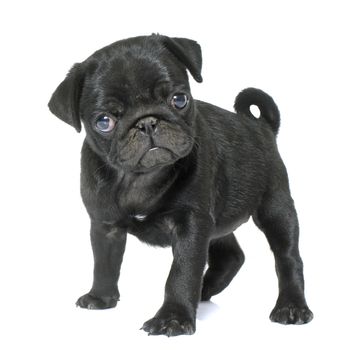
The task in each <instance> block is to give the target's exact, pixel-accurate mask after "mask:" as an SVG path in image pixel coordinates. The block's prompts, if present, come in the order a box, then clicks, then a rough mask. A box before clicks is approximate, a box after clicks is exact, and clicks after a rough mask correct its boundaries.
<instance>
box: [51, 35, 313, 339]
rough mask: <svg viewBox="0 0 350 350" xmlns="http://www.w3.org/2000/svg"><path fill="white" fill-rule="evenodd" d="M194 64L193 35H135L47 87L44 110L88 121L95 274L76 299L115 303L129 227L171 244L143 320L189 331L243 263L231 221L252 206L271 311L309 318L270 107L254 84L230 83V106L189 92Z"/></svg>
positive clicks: (158, 330)
mask: <svg viewBox="0 0 350 350" xmlns="http://www.w3.org/2000/svg"><path fill="white" fill-rule="evenodd" d="M201 68H202V55H201V47H200V45H199V44H198V43H197V42H195V41H193V40H190V39H185V38H170V37H167V36H163V35H159V34H152V35H150V36H140V37H135V38H129V39H126V40H121V41H118V42H115V43H113V44H111V45H109V46H107V47H105V48H102V49H100V50H98V51H96V52H95V53H93V54H92V55H91V56H90V57H88V58H87V59H86V60H85V61H83V62H82V63H77V64H75V65H74V66H73V67H72V68H71V70H70V71H69V73H68V75H67V76H66V78H65V79H64V80H63V81H62V82H61V84H60V85H59V86H58V87H57V89H56V90H55V92H54V93H53V95H52V97H51V99H50V102H49V104H48V106H49V109H50V110H51V112H52V113H53V114H54V115H55V116H57V117H58V118H60V119H61V120H63V121H64V122H66V123H68V124H69V125H71V126H73V127H74V128H75V129H76V130H77V131H78V132H80V131H81V125H82V124H83V125H84V128H85V131H86V138H85V140H84V143H83V146H82V154H81V195H82V199H83V202H84V205H85V207H86V209H87V212H88V214H89V217H90V219H91V230H90V237H91V243H92V249H93V254H94V277H93V285H92V288H91V290H90V291H89V292H88V293H87V294H85V295H83V296H81V297H80V298H79V299H78V301H77V303H76V304H77V306H79V307H82V308H87V309H107V308H112V307H115V306H116V304H117V302H118V301H119V296H120V295H119V290H118V278H119V273H120V268H121V264H122V260H123V254H124V250H125V244H126V237H127V233H130V234H132V235H135V236H136V237H137V238H139V239H140V240H141V241H144V242H146V243H148V244H151V245H157V246H162V247H165V246H171V247H172V252H173V263H172V266H171V270H170V273H169V277H168V279H167V282H166V286H165V297H164V302H163V304H162V306H161V308H160V309H159V311H158V312H157V313H156V315H155V316H154V317H153V318H151V319H150V320H148V321H147V322H145V323H144V325H143V327H142V329H143V330H144V331H146V332H147V333H148V334H151V335H158V334H164V335H167V336H176V335H181V334H193V333H194V332H195V329H196V327H195V325H196V323H195V321H196V309H197V306H198V303H199V302H200V301H201V300H202V301H208V300H210V298H211V297H212V296H213V295H216V294H218V293H220V292H221V291H222V290H224V289H225V288H226V287H227V286H228V285H229V283H230V282H231V280H232V279H233V277H234V276H235V275H236V273H237V272H238V270H239V269H240V267H241V266H242V264H243V262H244V254H243V252H242V250H241V248H240V246H239V244H238V242H237V240H236V238H235V236H234V231H235V230H236V229H237V228H238V227H239V226H240V225H241V224H243V223H245V222H246V221H247V220H248V219H249V218H250V217H252V218H253V220H254V222H255V224H256V225H257V226H258V228H260V229H261V231H262V232H263V233H264V234H265V235H266V237H267V240H268V242H269V245H270V247H271V250H272V252H273V254H274V257H275V261H276V271H277V276H278V281H279V296H278V299H277V302H276V306H275V307H274V309H273V310H272V312H271V315H270V319H271V320H272V321H274V322H279V323H281V324H303V323H307V322H309V321H311V320H312V318H313V314H312V312H311V311H310V309H309V308H308V306H307V303H306V300H305V296H304V278H303V263H302V260H301V258H300V254H299V248H298V237H299V225H298V218H297V213H296V210H295V207H294V202H293V199H292V197H291V194H290V190H289V182H288V175H287V171H286V168H285V166H284V164H283V161H282V159H281V157H280V155H279V153H278V149H277V144H276V136H277V133H278V129H279V125H280V114H279V110H278V107H277V105H276V104H275V102H274V101H273V99H272V98H271V97H270V96H269V95H268V94H266V93H265V92H263V91H261V90H258V89H255V88H248V89H245V90H243V91H242V92H240V93H239V94H238V96H237V98H236V100H235V104H234V107H235V110H236V113H232V112H229V111H226V110H224V109H221V108H219V107H216V106H214V105H211V104H209V103H205V102H202V101H199V100H195V99H194V98H193V97H192V95H191V91H190V85H189V80H188V73H187V71H188V72H189V73H190V74H191V75H192V77H193V78H194V80H195V81H197V82H202V75H201ZM252 105H256V106H258V108H259V110H260V117H259V118H256V117H254V115H253V114H252V113H251V111H250V107H251V106H252ZM206 266H207V268H206Z"/></svg>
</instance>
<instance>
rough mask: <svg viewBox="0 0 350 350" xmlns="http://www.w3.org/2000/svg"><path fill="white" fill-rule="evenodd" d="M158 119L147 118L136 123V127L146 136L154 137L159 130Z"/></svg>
mask: <svg viewBox="0 0 350 350" xmlns="http://www.w3.org/2000/svg"><path fill="white" fill-rule="evenodd" d="M157 124H158V119H157V118H155V117H145V118H142V119H140V120H139V121H138V122H137V123H136V127H137V128H138V129H140V131H141V132H142V133H144V134H146V135H152V134H154V133H155V132H156V130H157Z"/></svg>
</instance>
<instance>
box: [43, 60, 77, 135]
mask: <svg viewBox="0 0 350 350" xmlns="http://www.w3.org/2000/svg"><path fill="white" fill-rule="evenodd" d="M83 82H84V72H83V68H82V65H81V64H80V63H76V64H75V65H74V66H73V67H72V68H71V70H70V71H69V73H68V74H67V77H66V79H64V80H63V81H62V83H61V84H60V85H58V87H57V89H56V90H55V92H54V93H53V94H52V97H51V99H50V102H49V104H48V106H49V109H50V111H51V112H52V113H53V114H54V115H55V116H56V117H58V118H60V119H61V120H63V121H64V122H66V123H67V124H69V125H71V126H73V127H74V128H75V130H76V131H77V132H80V131H81V122H80V115H79V100H80V95H81V90H82V87H83Z"/></svg>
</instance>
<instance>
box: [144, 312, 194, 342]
mask: <svg viewBox="0 0 350 350" xmlns="http://www.w3.org/2000/svg"><path fill="white" fill-rule="evenodd" d="M161 314H162V315H161ZM141 329H143V330H144V331H145V332H147V333H148V335H160V334H164V335H166V336H168V337H174V336H177V335H184V334H187V335H191V334H193V333H194V332H195V331H196V325H195V321H194V320H191V319H190V318H187V317H185V316H183V315H182V314H180V313H176V312H171V313H169V314H168V315H166V313H159V312H158V314H157V315H156V316H155V317H154V318H151V319H150V320H148V321H147V322H145V323H144V324H143V326H142V328H141Z"/></svg>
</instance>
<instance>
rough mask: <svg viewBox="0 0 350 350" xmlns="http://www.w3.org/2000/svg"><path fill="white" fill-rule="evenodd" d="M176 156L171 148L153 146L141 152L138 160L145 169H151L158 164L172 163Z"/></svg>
mask: <svg viewBox="0 0 350 350" xmlns="http://www.w3.org/2000/svg"><path fill="white" fill-rule="evenodd" d="M177 158H178V157H177V156H176V155H175V154H174V153H173V152H172V151H171V150H169V149H167V148H164V147H158V146H154V147H152V148H150V149H148V150H147V151H146V152H145V153H144V154H143V156H142V157H141V159H140V160H139V165H140V166H141V167H143V168H146V169H152V168H155V167H157V166H160V165H162V166H164V165H166V164H169V163H172V162H173V161H174V160H176V159H177Z"/></svg>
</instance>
